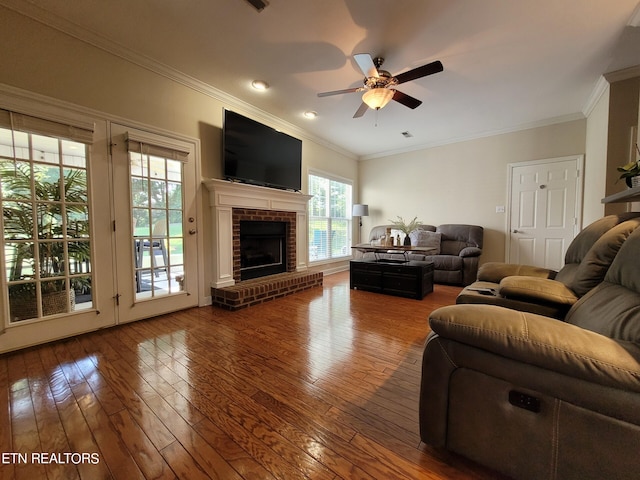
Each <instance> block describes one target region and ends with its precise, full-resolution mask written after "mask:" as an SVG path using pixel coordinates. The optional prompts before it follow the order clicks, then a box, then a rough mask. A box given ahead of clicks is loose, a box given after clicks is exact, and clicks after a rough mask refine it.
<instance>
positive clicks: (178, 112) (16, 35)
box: [0, 7, 358, 296]
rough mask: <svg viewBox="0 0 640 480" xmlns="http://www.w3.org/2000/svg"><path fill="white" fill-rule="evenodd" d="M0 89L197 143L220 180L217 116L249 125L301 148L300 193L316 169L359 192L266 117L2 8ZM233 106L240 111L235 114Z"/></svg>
mask: <svg viewBox="0 0 640 480" xmlns="http://www.w3.org/2000/svg"><path fill="white" fill-rule="evenodd" d="M0 58H1V59H2V68H1V69H0V84H5V85H9V86H12V87H18V88H20V89H23V90H26V91H29V92H33V93H38V94H42V95H46V96H48V97H51V98H54V99H57V100H63V101H66V102H70V103H72V104H74V105H76V106H80V107H83V108H88V109H91V110H94V111H97V112H101V113H102V114H104V115H105V117H106V118H110V119H119V120H120V121H121V122H123V123H125V124H126V123H127V122H135V123H136V124H141V125H145V126H148V127H150V128H151V129H160V130H163V131H166V132H175V133H176V134H180V135H185V136H188V137H192V138H196V139H199V140H200V144H201V174H202V177H204V178H209V177H213V178H220V177H221V171H222V167H221V162H222V161H221V151H222V147H221V128H222V112H223V108H225V107H226V108H230V109H233V110H235V111H238V113H241V114H244V115H247V116H250V117H253V118H255V119H256V120H258V121H261V122H263V123H266V124H270V125H271V126H273V127H277V128H279V129H281V130H282V131H284V132H286V133H289V134H291V135H293V136H295V137H297V138H301V139H302V141H303V147H302V148H303V165H302V168H303V190H304V191H306V188H307V182H306V178H304V177H306V172H307V171H308V169H309V168H316V169H320V170H323V171H326V172H329V173H332V174H334V175H339V176H341V177H344V178H347V179H351V180H352V181H353V182H354V187H355V191H356V192H357V188H358V183H357V174H358V165H357V161H356V159H355V156H349V155H348V154H345V153H343V152H340V151H338V150H336V149H333V148H329V147H328V146H326V145H325V144H324V143H322V142H320V141H317V140H316V139H314V138H312V137H310V136H306V134H305V132H303V131H300V130H297V129H295V131H292V128H291V126H290V125H287V124H284V123H282V124H281V123H279V122H278V120H277V119H275V118H273V117H270V116H269V115H268V114H265V113H264V112H260V111H257V110H253V109H252V107H250V106H248V105H243V104H242V103H241V102H237V104H235V105H229V104H226V103H225V100H224V99H219V98H215V97H214V96H212V95H211V94H209V93H208V92H205V93H203V92H201V91H196V90H195V89H193V88H190V87H188V86H185V85H184V84H182V83H179V82H177V81H174V80H171V79H169V78H167V77H166V76H163V75H160V74H158V73H154V72H152V71H150V70H149V69H146V68H143V67H141V66H138V65H135V64H133V63H131V62H129V61H126V60H124V59H122V58H120V57H118V56H116V55H113V54H110V53H107V52H105V51H103V50H100V49H98V48H95V47H93V46H91V45H88V44H86V43H83V42H81V41H79V40H77V39H75V38H73V37H70V36H68V35H66V34H63V33H61V32H59V31H57V30H54V29H51V28H48V27H46V26H44V25H42V24H40V23H37V22H35V21H33V20H30V19H28V18H26V17H23V16H21V15H19V14H16V13H15V12H13V11H11V10H7V9H5V8H3V7H0ZM238 105H240V106H239V107H238ZM201 191H202V193H203V195H202V205H201V207H202V215H201V217H202V221H203V222H204V229H203V230H204V231H202V230H201V233H202V234H203V236H204V245H205V248H204V250H205V251H204V256H205V258H204V259H202V262H201V264H204V265H206V266H210V265H212V239H211V234H210V232H211V224H210V217H209V211H208V198H207V192H206V189H205V188H204V187H201ZM210 271H211V270H210V268H205V282H204V284H203V285H201V286H200V290H201V295H204V296H208V295H209V292H208V285H209V284H210V282H211V275H210Z"/></svg>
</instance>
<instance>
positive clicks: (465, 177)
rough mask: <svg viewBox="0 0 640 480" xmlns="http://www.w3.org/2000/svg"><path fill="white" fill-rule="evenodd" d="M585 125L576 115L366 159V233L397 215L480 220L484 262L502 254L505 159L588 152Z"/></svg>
mask: <svg viewBox="0 0 640 480" xmlns="http://www.w3.org/2000/svg"><path fill="white" fill-rule="evenodd" d="M585 131H586V120H576V121H572V122H565V123H560V124H556V125H550V126H545V127H540V128H534V129H529V130H522V131H518V132H514V133H507V134H502V135H495V136H491V137H485V138H480V139H476V140H470V141H466V142H460V143H455V144H451V145H444V146H440V147H435V148H429V149H425V150H419V151H414V152H409V153H402V154H397V155H392V156H389V157H385V158H378V159H373V160H364V161H361V162H360V185H361V189H360V201H361V202H362V203H366V204H368V205H369V215H370V216H369V217H366V218H364V219H363V236H365V235H366V234H365V232H368V231H369V230H370V229H371V227H372V226H375V225H380V224H386V223H389V222H388V220H389V219H395V218H396V216H397V215H400V216H402V217H404V218H405V219H407V218H409V219H411V218H413V217H414V216H417V217H418V219H419V220H421V221H422V222H424V223H428V224H432V225H439V224H442V223H469V224H475V225H481V226H483V227H484V229H485V237H484V251H483V254H482V257H481V262H486V261H503V260H504V252H505V238H506V237H505V228H506V225H505V223H506V213H496V206H505V207H507V208H508V205H507V165H508V164H509V163H514V162H524V161H529V160H538V159H545V158H555V157H562V156H568V155H575V154H583V153H584V151H585ZM599 200H600V199H598V201H599Z"/></svg>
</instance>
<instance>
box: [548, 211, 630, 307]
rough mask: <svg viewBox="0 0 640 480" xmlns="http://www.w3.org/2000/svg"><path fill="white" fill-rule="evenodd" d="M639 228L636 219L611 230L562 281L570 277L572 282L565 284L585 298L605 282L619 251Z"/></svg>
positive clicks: (561, 277) (562, 276) (564, 273)
mask: <svg viewBox="0 0 640 480" xmlns="http://www.w3.org/2000/svg"><path fill="white" fill-rule="evenodd" d="M639 226H640V218H634V219H631V220H627V221H625V222H622V223H621V224H619V225H616V226H615V227H613V228H611V229H610V230H609V231H607V232H606V233H604V234H603V235H602V236H601V237H600V238H599V239H598V240H597V241H596V242H595V243H594V244H593V246H592V247H591V248H590V249H589V251H588V252H587V253H586V255H585V256H584V258H583V259H582V261H581V262H580V264H579V265H578V266H577V267H576V268H569V269H568V270H569V271H571V275H567V274H566V272H563V275H560V279H563V278H566V277H570V280H569V281H565V282H564V283H566V284H567V286H568V287H569V288H570V289H571V290H573V291H574V292H575V293H576V295H577V296H578V297H581V296H583V295H584V294H585V293H587V292H588V291H589V290H591V289H592V288H593V287H595V286H596V285H598V284H599V283H600V282H602V280H604V277H605V275H606V273H607V270H609V267H610V265H611V263H612V262H613V259H614V258H615V256H616V254H617V253H618V250H620V247H621V246H622V244H623V243H624V242H625V240H626V239H627V237H629V235H630V234H631V233H632V232H633V231H634V230H635V229H636V228H638V227H639Z"/></svg>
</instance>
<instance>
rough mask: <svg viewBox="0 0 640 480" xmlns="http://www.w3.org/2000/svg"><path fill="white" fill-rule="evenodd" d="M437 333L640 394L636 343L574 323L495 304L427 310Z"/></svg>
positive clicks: (520, 360)
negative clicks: (616, 338) (610, 336)
mask: <svg viewBox="0 0 640 480" xmlns="http://www.w3.org/2000/svg"><path fill="white" fill-rule="evenodd" d="M429 324H430V325H431V329H432V330H433V331H434V332H435V333H436V334H438V335H439V336H441V337H444V338H448V339H451V340H455V341H457V342H460V343H463V344H467V345H471V346H474V347H476V348H480V349H483V350H486V351H489V352H492V353H495V354H497V355H500V356H503V357H506V358H510V359H513V360H516V361H519V362H523V363H527V364H530V365H534V366H537V367H540V368H544V369H547V370H551V371H555V372H558V373H561V374H564V375H567V376H570V377H576V378H580V379H582V380H585V381H588V382H593V383H597V384H600V385H604V386H608V387H614V388H620V389H624V390H631V391H634V392H640V347H639V346H638V345H636V344H634V343H631V342H624V341H620V340H614V339H612V338H609V337H606V336H604V335H600V334H598V333H595V332H592V331H590V330H585V329H583V328H581V327H578V326H576V325H571V324H568V323H564V322H562V321H559V320H555V319H552V318H548V317H543V316H540V315H535V314H532V313H526V312H518V311H515V310H509V309H506V308H502V307H497V306H495V305H451V306H448V307H442V308H439V309H437V310H435V311H434V312H432V313H431V315H430V318H429Z"/></svg>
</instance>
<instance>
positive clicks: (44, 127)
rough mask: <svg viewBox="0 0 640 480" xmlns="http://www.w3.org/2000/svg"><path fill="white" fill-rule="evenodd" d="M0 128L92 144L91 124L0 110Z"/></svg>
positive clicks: (92, 127) (92, 126) (92, 128)
mask: <svg viewBox="0 0 640 480" xmlns="http://www.w3.org/2000/svg"><path fill="white" fill-rule="evenodd" d="M0 127H4V128H8V129H12V130H16V131H19V132H27V133H35V134H40V135H46V136H50V137H57V138H63V139H65V140H71V141H74V142H79V143H84V144H85V145H90V144H92V143H93V130H94V125H93V124H88V123H85V124H79V123H78V124H73V125H72V124H69V123H67V122H65V123H60V122H56V121H53V120H47V119H44V118H39V117H34V116H31V115H26V114H24V113H17V112H12V111H9V110H4V109H0Z"/></svg>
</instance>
